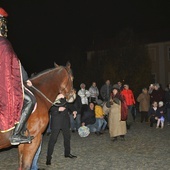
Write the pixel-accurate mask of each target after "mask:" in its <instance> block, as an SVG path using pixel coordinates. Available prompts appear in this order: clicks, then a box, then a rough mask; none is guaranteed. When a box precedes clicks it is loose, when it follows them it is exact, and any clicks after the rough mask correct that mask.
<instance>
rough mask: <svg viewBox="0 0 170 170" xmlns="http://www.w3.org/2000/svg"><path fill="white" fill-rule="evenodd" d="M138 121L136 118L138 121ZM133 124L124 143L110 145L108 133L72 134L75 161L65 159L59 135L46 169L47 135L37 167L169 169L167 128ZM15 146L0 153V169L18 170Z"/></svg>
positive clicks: (169, 131) (62, 169) (52, 169)
mask: <svg viewBox="0 0 170 170" xmlns="http://www.w3.org/2000/svg"><path fill="white" fill-rule="evenodd" d="M138 119H139V118H138ZM138 119H137V121H136V122H135V123H133V125H132V127H131V129H130V130H128V133H127V135H126V137H125V141H120V140H118V141H116V142H113V141H111V140H110V137H109V133H108V130H106V132H105V133H104V134H103V135H100V136H96V135H95V134H90V135H89V136H88V137H86V138H81V137H80V136H79V135H78V134H77V133H72V134H71V135H72V137H71V148H72V152H71V153H72V154H75V155H77V156H78V157H77V159H70V158H65V157H64V152H63V150H64V149H63V137H62V133H60V135H59V138H58V141H57V143H56V145H55V150H54V153H53V159H52V165H50V166H46V165H45V162H46V151H47V144H48V140H49V136H47V135H46V134H45V135H44V137H43V144H42V151H41V155H40V158H39V168H44V169H45V170H89V169H90V170H159V169H162V170H170V126H167V125H165V127H164V129H156V128H155V126H154V127H152V128H151V127H150V126H149V124H148V123H140V122H139V120H138ZM17 154H18V153H17V147H13V148H11V149H8V150H5V151H1V152H0V157H1V163H0V169H1V170H17V167H18V158H17Z"/></svg>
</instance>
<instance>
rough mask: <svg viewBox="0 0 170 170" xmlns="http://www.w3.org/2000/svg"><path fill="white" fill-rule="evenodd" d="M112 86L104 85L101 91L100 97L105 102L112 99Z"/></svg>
mask: <svg viewBox="0 0 170 170" xmlns="http://www.w3.org/2000/svg"><path fill="white" fill-rule="evenodd" d="M111 90H112V86H111V85H109V86H108V85H107V84H104V85H103V86H102V87H101V89H100V95H101V97H102V99H103V100H104V101H108V100H109V99H110V94H111Z"/></svg>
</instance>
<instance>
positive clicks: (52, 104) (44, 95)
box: [31, 67, 73, 106]
mask: <svg viewBox="0 0 170 170" xmlns="http://www.w3.org/2000/svg"><path fill="white" fill-rule="evenodd" d="M62 68H64V69H65V70H66V71H67V73H68V81H67V84H66V86H65V87H64V88H63V89H62V90H60V92H61V91H63V90H65V89H66V87H67V86H68V83H69V80H70V81H71V78H70V73H69V72H68V70H67V69H66V68H65V67H62ZM31 88H33V89H34V90H35V91H37V92H38V93H40V94H41V95H42V96H43V97H44V98H45V99H46V100H47V101H48V102H49V103H51V104H52V105H55V106H61V105H57V104H56V103H54V102H52V101H51V100H50V99H49V98H48V97H47V96H46V95H45V94H44V93H42V92H41V91H40V90H39V89H37V88H36V87H35V86H33V85H32V86H31ZM71 91H73V86H72V87H71ZM66 95H70V93H66ZM72 96H73V95H72ZM72 96H71V97H72ZM71 97H70V98H71Z"/></svg>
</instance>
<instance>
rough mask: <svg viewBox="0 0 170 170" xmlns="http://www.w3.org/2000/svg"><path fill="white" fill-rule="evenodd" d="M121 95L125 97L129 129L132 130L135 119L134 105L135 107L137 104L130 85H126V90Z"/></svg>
mask: <svg viewBox="0 0 170 170" xmlns="http://www.w3.org/2000/svg"><path fill="white" fill-rule="evenodd" d="M121 94H122V95H123V96H124V98H125V101H126V104H127V106H128V119H127V128H128V129H130V126H131V124H132V122H133V121H134V119H135V117H134V115H133V114H132V108H133V105H135V103H136V102H135V98H134V95H133V92H132V90H130V89H129V85H127V84H125V85H124V88H123V90H122V92H121Z"/></svg>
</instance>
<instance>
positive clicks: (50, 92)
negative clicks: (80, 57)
mask: <svg viewBox="0 0 170 170" xmlns="http://www.w3.org/2000/svg"><path fill="white" fill-rule="evenodd" d="M30 80H31V82H32V84H33V88H32V90H31V91H32V92H33V93H34V95H35V97H36V100H37V107H36V109H35V111H34V112H33V113H32V114H31V115H30V117H29V119H28V121H27V129H28V130H29V132H30V135H31V136H34V139H33V140H32V143H31V144H20V145H19V146H18V151H19V170H29V169H30V167H31V164H32V160H33V158H34V155H35V153H36V150H37V148H38V147H39V145H40V142H41V139H42V134H43V132H44V131H45V129H46V127H47V124H48V122H49V115H48V111H49V109H50V107H51V106H52V104H53V102H54V101H55V99H56V96H57V95H58V93H62V94H63V95H64V96H65V97H66V98H67V99H70V98H71V97H72V88H73V76H72V72H71V68H70V64H68V65H66V67H64V66H58V65H56V64H55V68H52V69H49V70H46V71H43V72H41V73H39V74H37V75H36V76H35V77H33V78H31V79H30ZM12 133H13V132H12V130H11V131H9V132H6V133H0V149H2V148H7V147H9V146H10V141H9V137H10V136H11V134H12Z"/></svg>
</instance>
